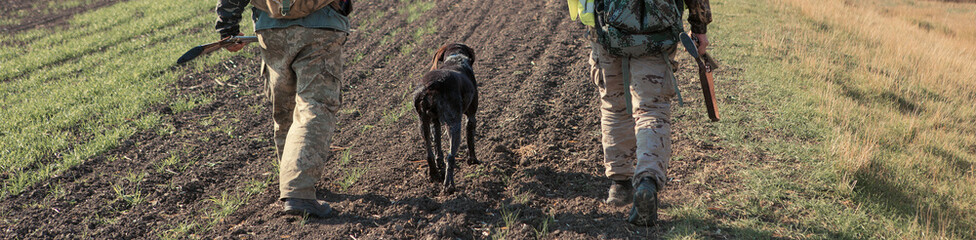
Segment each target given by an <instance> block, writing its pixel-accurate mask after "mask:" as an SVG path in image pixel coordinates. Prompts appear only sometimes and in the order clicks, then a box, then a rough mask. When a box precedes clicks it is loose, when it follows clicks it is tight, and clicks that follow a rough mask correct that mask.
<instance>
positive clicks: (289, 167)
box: [257, 26, 346, 199]
mask: <svg viewBox="0 0 976 240" xmlns="http://www.w3.org/2000/svg"><path fill="white" fill-rule="evenodd" d="M257 34H258V39H259V40H260V43H261V57H262V58H263V59H264V65H265V70H266V71H267V75H268V79H267V86H268V89H267V90H268V96H270V98H271V104H272V108H273V110H272V117H273V118H274V123H275V126H274V130H275V132H274V135H275V136H274V141H275V147H277V148H276V149H277V155H278V160H279V161H280V165H279V177H280V180H279V184H280V185H279V189H280V190H281V195H280V198H282V199H283V198H300V199H315V183H316V182H318V180H319V178H321V176H322V170H323V167H324V163H325V160H326V159H327V158H328V157H329V144H330V142H331V141H332V135H333V134H335V131H336V112H337V111H339V105H340V102H341V101H342V98H341V96H340V92H339V91H340V90H339V84H340V81H341V79H342V44H343V43H345V41H346V34H345V33H343V32H339V31H332V30H327V29H314V28H304V27H299V26H292V27H288V28H276V29H264V30H259V31H258V32H257Z"/></svg>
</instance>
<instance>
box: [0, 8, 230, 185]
mask: <svg viewBox="0 0 976 240" xmlns="http://www.w3.org/2000/svg"><path fill="white" fill-rule="evenodd" d="M212 7H213V6H212V3H207V2H200V1H167V2H155V1H128V2H121V3H118V4H115V5H112V6H109V7H105V8H102V9H98V10H95V11H92V12H88V13H84V14H80V15H77V16H75V17H74V18H73V19H71V20H69V21H68V22H69V25H70V27H69V28H67V29H66V30H63V31H56V32H55V31H54V30H49V29H35V30H30V31H26V32H23V33H18V34H16V35H15V36H12V37H10V40H15V41H23V42H26V43H27V46H26V47H20V48H7V47H5V48H0V56H3V61H4V68H0V105H2V106H4V107H2V108H0V119H4V121H2V123H0V143H2V144H0V171H3V172H6V173H17V174H12V175H13V177H12V178H11V179H6V180H4V181H3V184H2V191H0V199H3V198H6V196H8V195H10V194H16V193H19V192H20V191H22V190H23V189H24V188H25V187H26V186H28V185H31V184H33V183H35V182H37V181H39V180H42V179H46V178H47V177H49V176H51V175H54V174H57V173H59V172H61V171H64V170H65V169H67V168H70V167H72V166H74V165H77V164H79V163H81V162H83V161H85V160H86V159H87V158H88V157H90V156H94V155H97V154H99V153H101V152H103V151H105V150H107V149H110V148H112V147H114V146H116V145H117V144H118V141H119V139H124V138H127V137H128V136H130V135H132V134H134V133H135V132H136V131H139V130H143V129H148V128H151V127H153V126H156V125H157V124H159V119H160V116H158V114H156V113H146V112H143V110H144V109H145V108H147V107H148V106H151V105H154V104H157V103H160V102H164V101H167V97H168V96H169V95H171V94H172V92H173V91H171V90H170V89H167V88H166V86H169V85H170V84H171V83H173V82H175V81H176V80H177V78H178V77H179V76H180V75H182V73H183V72H184V71H193V70H194V69H203V68H206V67H207V66H211V65H213V64H214V63H216V61H218V60H217V59H220V57H221V56H226V55H227V54H217V55H218V57H216V58H214V57H207V58H203V59H201V61H199V62H195V63H191V64H189V67H188V68H178V69H174V70H173V71H170V70H169V69H170V68H171V67H173V66H174V65H175V60H174V59H176V58H177V57H178V56H179V55H181V54H182V52H183V51H186V50H187V49H189V48H190V47H192V46H195V45H198V44H200V43H204V42H207V41H211V40H213V39H214V38H216V36H215V35H216V34H215V33H213V32H211V31H196V30H197V29H210V28H211V26H210V25H212V21H213V18H214V17H213V16H212V14H206V13H207V12H209V11H211V9H212ZM186 9H198V10H197V11H186ZM246 17H247V16H245V18H246ZM247 28H248V26H244V27H243V29H247ZM8 66H9V67H8ZM53 156H59V157H53Z"/></svg>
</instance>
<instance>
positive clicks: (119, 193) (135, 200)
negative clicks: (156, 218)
mask: <svg viewBox="0 0 976 240" xmlns="http://www.w3.org/2000/svg"><path fill="white" fill-rule="evenodd" d="M112 191H113V192H115V201H123V202H125V203H128V204H129V206H135V205H139V204H140V203H143V202H145V200H146V199H145V198H143V196H142V192H140V191H139V187H138V186H134V187H133V190H132V191H131V192H130V191H126V190H125V187H124V186H123V184H114V185H112Z"/></svg>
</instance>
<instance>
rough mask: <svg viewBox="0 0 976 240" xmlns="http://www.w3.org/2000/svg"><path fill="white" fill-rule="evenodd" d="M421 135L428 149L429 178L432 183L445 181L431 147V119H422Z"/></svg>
mask: <svg viewBox="0 0 976 240" xmlns="http://www.w3.org/2000/svg"><path fill="white" fill-rule="evenodd" d="M420 135H422V136H424V147H426V149H427V176H429V177H430V181H431V182H440V181H444V175H441V172H440V171H439V170H438V168H440V167H439V165H437V162H436V161H435V160H434V150H433V149H431V146H430V118H426V117H421V118H420Z"/></svg>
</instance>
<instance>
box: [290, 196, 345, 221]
mask: <svg viewBox="0 0 976 240" xmlns="http://www.w3.org/2000/svg"><path fill="white" fill-rule="evenodd" d="M282 212H284V213H285V214H290V215H299V216H305V215H309V216H315V217H319V218H327V217H331V216H332V212H333V211H332V207H329V204H328V203H325V202H323V201H319V200H315V199H298V198H286V199H285V208H284V209H283V210H282Z"/></svg>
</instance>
